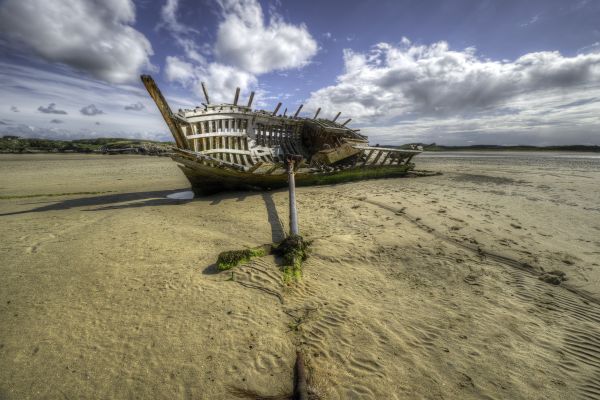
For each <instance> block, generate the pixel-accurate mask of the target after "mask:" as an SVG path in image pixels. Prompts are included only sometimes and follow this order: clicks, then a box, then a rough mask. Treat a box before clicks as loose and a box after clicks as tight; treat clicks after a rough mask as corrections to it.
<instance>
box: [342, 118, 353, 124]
mask: <svg viewBox="0 0 600 400" xmlns="http://www.w3.org/2000/svg"><path fill="white" fill-rule="evenodd" d="M350 121H352V118H348V119H347V120H346V122H344V123H343V124H342V126H346V125H347V124H348V122H350Z"/></svg>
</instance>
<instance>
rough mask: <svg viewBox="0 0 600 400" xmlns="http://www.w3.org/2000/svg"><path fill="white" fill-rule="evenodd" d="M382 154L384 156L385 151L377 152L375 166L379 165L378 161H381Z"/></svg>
mask: <svg viewBox="0 0 600 400" xmlns="http://www.w3.org/2000/svg"><path fill="white" fill-rule="evenodd" d="M382 154H383V151H381V150H377V156H376V157H375V160H373V162H372V164H373V165H377V161H379V159H380V158H381V155H382Z"/></svg>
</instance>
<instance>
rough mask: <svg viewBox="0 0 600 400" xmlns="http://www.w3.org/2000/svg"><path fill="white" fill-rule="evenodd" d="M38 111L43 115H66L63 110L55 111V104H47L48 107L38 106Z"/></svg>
mask: <svg viewBox="0 0 600 400" xmlns="http://www.w3.org/2000/svg"><path fill="white" fill-rule="evenodd" d="M38 111H39V112H42V113H44V114H66V113H67V112H66V111H65V110H57V109H56V104H55V103H50V104H48V107H44V106H39V107H38Z"/></svg>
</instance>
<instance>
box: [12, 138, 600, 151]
mask: <svg viewBox="0 0 600 400" xmlns="http://www.w3.org/2000/svg"><path fill="white" fill-rule="evenodd" d="M173 146H175V143H173V142H157V141H152V140H139V139H124V138H94V139H78V140H53V139H35V138H33V139H32V138H20V137H16V136H4V137H2V138H0V154H53V153H78V154H142V155H167V154H168V153H170V152H171V147H173ZM417 146H421V147H422V148H423V151H426V152H462V151H520V152H526V151H534V152H550V151H562V152H576V153H579V152H581V153H600V145H566V146H526V145H521V146H500V145H485V144H484V145H471V146H444V145H437V144H425V143H411V144H404V145H382V146H381V147H392V148H401V149H411V148H415V147H417Z"/></svg>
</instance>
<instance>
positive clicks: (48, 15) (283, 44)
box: [0, 0, 600, 145]
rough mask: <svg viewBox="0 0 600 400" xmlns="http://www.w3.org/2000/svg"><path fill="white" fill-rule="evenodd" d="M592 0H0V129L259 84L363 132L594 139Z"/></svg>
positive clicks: (149, 127)
mask: <svg viewBox="0 0 600 400" xmlns="http://www.w3.org/2000/svg"><path fill="white" fill-rule="evenodd" d="M598 21H600V1H598V0H575V1H551V0H547V1H526V2H525V1H507V0H504V1H491V0H488V1H484V0H482V1H474V0H473V1H467V0H462V1H459V0H456V1H433V0H429V1H427V0H421V1H409V0H405V1H402V0H397V1H377V2H367V1H354V2H353V1H320V2H299V1H279V0H277V1H256V0H202V1H192V0H161V1H150V0H140V1H131V0H104V1H101V0H95V1H94V0H88V1H73V0H71V1H70V0H55V1H52V2H48V1H44V0H2V1H0V92H1V93H2V96H0V134H17V135H21V136H27V137H53V138H85V137H97V136H127V137H141V138H150V139H159V140H165V139H170V137H169V135H168V131H167V129H166V126H165V124H164V122H163V121H162V120H161V119H160V117H159V114H158V112H157V110H156V107H155V106H154V104H153V103H152V102H151V101H150V99H149V98H148V96H147V94H146V92H145V90H144V88H143V86H142V85H141V83H140V81H139V75H140V74H141V73H150V74H151V75H152V76H153V77H154V78H155V80H156V81H157V82H158V84H159V86H160V87H161V89H162V90H163V92H164V93H165V94H166V96H167V98H168V100H169V102H170V104H171V107H172V108H174V109H177V108H180V107H182V108H185V107H190V106H193V105H197V104H199V103H200V102H202V101H203V99H202V97H201V90H200V89H199V87H200V86H199V83H200V82H201V81H205V82H206V83H207V86H208V88H209V92H210V95H211V100H215V101H229V102H230V101H232V99H233V95H234V92H235V88H236V87H237V86H239V87H241V88H242V99H244V98H247V96H248V95H249V93H250V91H252V90H254V91H256V92H257V95H256V101H255V104H254V105H255V106H257V107H260V108H264V109H267V110H271V109H273V108H274V107H275V105H276V104H277V102H279V101H282V102H283V107H282V110H283V108H285V107H287V108H288V110H290V111H292V110H295V109H296V108H297V107H298V105H299V104H304V108H303V112H304V115H306V116H309V115H310V116H312V115H313V114H314V112H315V110H316V109H317V108H318V107H322V109H323V110H322V113H321V116H323V117H329V118H332V117H333V116H334V115H335V114H336V113H337V112H338V111H341V112H342V117H340V118H344V117H345V118H352V120H353V122H352V126H353V127H356V128H360V129H361V130H362V132H363V133H365V134H367V135H368V136H369V137H370V139H371V142H372V143H380V144H401V143H407V142H427V143H429V142H437V143H442V144H455V145H456V144H475V143H477V144H482V143H486V144H536V145H550V144H600V107H599V106H600V22H598Z"/></svg>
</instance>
